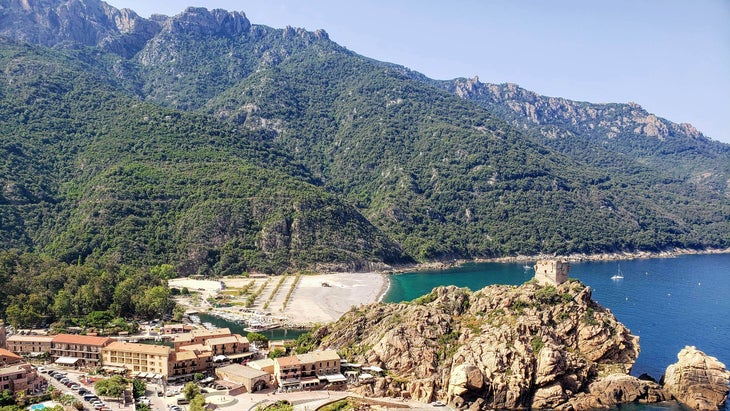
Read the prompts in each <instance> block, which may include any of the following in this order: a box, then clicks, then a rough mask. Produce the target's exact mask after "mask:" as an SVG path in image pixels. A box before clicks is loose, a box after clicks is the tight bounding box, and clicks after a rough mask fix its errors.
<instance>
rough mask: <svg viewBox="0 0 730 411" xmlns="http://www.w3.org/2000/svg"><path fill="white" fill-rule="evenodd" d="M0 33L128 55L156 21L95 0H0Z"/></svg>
mask: <svg viewBox="0 0 730 411" xmlns="http://www.w3.org/2000/svg"><path fill="white" fill-rule="evenodd" d="M0 6H2V7H1V8H0V27H1V28H0V36H4V37H8V38H11V39H15V40H19V41H23V42H29V43H34V44H40V45H44V46H49V47H54V46H56V47H59V46H61V47H63V46H74V45H77V44H82V45H85V46H98V47H101V48H103V49H106V50H109V51H112V52H114V53H117V54H120V55H123V56H125V57H129V56H132V55H134V54H135V53H136V52H137V51H139V50H140V49H141V48H142V47H143V46H144V44H145V42H146V41H147V40H149V39H150V38H152V37H153V36H154V35H155V34H157V32H159V30H160V28H159V25H158V24H157V23H155V22H153V21H150V20H147V19H144V18H142V17H140V16H139V15H137V14H136V13H135V12H134V11H132V10H129V9H123V10H118V9H116V8H114V7H112V6H110V5H108V4H106V3H104V2H102V1H99V0H2V1H1V2H0Z"/></svg>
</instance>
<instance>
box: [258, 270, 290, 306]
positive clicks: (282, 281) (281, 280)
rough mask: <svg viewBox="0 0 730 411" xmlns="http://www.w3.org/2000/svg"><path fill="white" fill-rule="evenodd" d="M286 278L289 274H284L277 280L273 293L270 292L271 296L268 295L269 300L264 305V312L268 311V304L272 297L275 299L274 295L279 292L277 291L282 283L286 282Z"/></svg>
mask: <svg viewBox="0 0 730 411" xmlns="http://www.w3.org/2000/svg"><path fill="white" fill-rule="evenodd" d="M288 277H289V274H284V275H282V276H281V278H280V279H279V282H278V283H276V287H274V291H272V292H271V294H269V299H268V300H266V302H265V303H264V310H268V309H269V304H270V303H271V301H272V300H273V299H274V297H276V293H278V292H279V289H280V288H281V285H282V284H284V281H286V279H287V278H288Z"/></svg>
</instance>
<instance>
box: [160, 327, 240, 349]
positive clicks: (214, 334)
mask: <svg viewBox="0 0 730 411" xmlns="http://www.w3.org/2000/svg"><path fill="white" fill-rule="evenodd" d="M230 335H232V334H231V330H230V329H228V328H215V329H212V330H207V329H205V330H192V331H190V332H187V333H182V334H178V335H176V336H175V338H174V339H173V340H172V342H173V345H174V348H175V351H177V350H179V349H180V347H183V346H186V345H195V344H205V342H206V341H207V340H209V339H212V338H218V337H227V336H230Z"/></svg>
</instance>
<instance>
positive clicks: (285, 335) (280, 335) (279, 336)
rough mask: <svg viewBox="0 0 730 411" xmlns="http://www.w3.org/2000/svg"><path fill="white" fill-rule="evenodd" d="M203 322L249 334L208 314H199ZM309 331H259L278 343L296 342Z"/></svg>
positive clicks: (286, 329) (241, 326)
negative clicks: (281, 341) (282, 341)
mask: <svg viewBox="0 0 730 411" xmlns="http://www.w3.org/2000/svg"><path fill="white" fill-rule="evenodd" d="M198 316H199V317H200V321H201V322H204V323H205V322H209V323H211V324H213V325H215V326H216V327H222V328H229V329H230V330H231V332H232V333H234V334H241V335H243V336H245V335H246V334H248V332H247V331H245V330H244V329H243V327H244V326H243V325H241V324H236V323H234V322H230V321H228V320H224V319H223V318H219V317H213V316H212V315H207V314H199V315H198ZM307 331H309V330H299V329H291V328H277V329H274V330H267V331H259V332H258V333H259V334H263V335H265V336H266V338H268V339H269V340H270V341H277V340H296V339H297V337H299V336H300V335H302V334H304V333H306V332H307Z"/></svg>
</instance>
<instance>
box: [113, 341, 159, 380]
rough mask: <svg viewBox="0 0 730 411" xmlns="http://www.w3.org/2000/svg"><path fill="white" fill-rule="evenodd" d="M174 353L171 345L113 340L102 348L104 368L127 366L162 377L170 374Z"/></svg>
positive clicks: (136, 370)
mask: <svg viewBox="0 0 730 411" xmlns="http://www.w3.org/2000/svg"><path fill="white" fill-rule="evenodd" d="M172 354H173V353H172V349H171V348H170V347H166V346H162V345H151V344H136V343H125V342H113V343H111V344H109V345H107V346H105V347H104V348H102V349H101V356H102V364H103V366H104V368H107V367H116V368H126V369H127V370H129V371H131V372H133V373H134V372H137V373H147V374H153V375H160V377H162V376H164V377H167V376H168V375H169V372H170V360H171V357H172ZM112 370H113V369H112Z"/></svg>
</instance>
